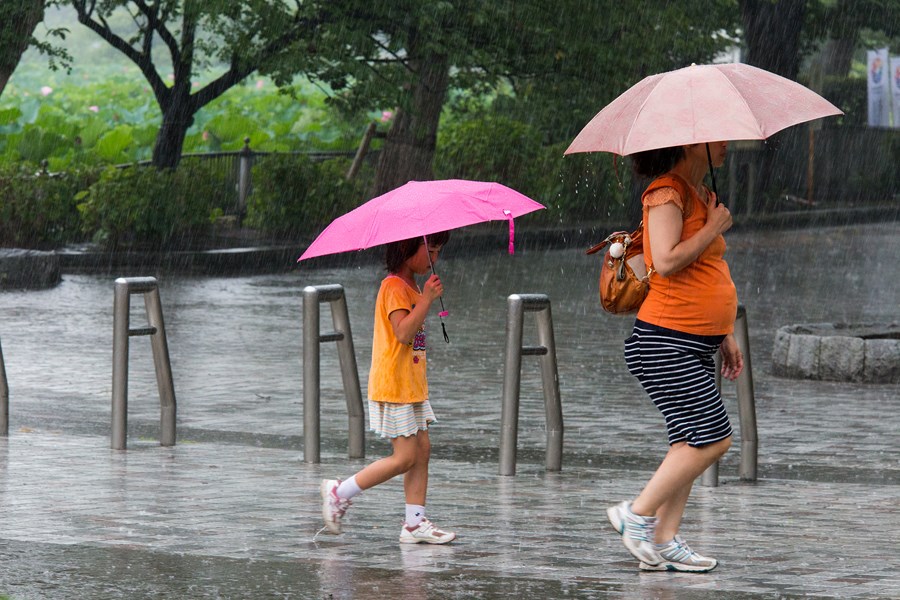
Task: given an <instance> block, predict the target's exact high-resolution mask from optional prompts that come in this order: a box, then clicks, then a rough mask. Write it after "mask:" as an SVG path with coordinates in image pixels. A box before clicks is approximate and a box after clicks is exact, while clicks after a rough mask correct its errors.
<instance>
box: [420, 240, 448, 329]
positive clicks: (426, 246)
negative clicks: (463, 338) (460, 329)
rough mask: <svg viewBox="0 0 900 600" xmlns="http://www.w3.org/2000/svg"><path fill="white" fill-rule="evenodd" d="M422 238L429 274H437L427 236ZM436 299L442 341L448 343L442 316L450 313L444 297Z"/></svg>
mask: <svg viewBox="0 0 900 600" xmlns="http://www.w3.org/2000/svg"><path fill="white" fill-rule="evenodd" d="M422 240H423V241H424V243H425V256H427V257H428V266H429V267H431V274H432V275H437V273H436V272H435V271H434V263H433V262H431V252H429V251H428V236H427V235H423V236H422ZM438 300H439V301H440V303H441V312H439V313H438V317H440V319H441V329H442V330H443V332H444V341H445V342H447V343H448V344H449V343H450V336H449V335H447V326H446V325H444V317H446V316H449V315H450V313H449V312H447V309H446V308H444V297H443V296H439V297H438Z"/></svg>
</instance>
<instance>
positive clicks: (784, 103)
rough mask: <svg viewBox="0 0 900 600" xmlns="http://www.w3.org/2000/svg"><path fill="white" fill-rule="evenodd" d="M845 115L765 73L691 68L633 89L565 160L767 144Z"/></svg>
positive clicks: (594, 122) (734, 67) (733, 67)
mask: <svg viewBox="0 0 900 600" xmlns="http://www.w3.org/2000/svg"><path fill="white" fill-rule="evenodd" d="M842 114H844V113H843V112H842V111H841V110H840V109H839V108H837V107H836V106H834V105H833V104H831V103H830V102H829V101H828V100H825V99H824V98H822V97H821V96H819V95H818V94H816V93H815V92H813V91H812V90H810V89H808V88H806V87H804V86H802V85H800V84H799V83H797V82H795V81H791V80H790V79H786V78H784V77H781V76H780V75H775V74H774V73H770V72H768V71H765V70H763V69H759V68H756V67H752V66H750V65H745V64H740V63H731V64H719V65H691V66H689V67H685V68H683V69H678V70H675V71H669V72H666V73H660V74H658V75H651V76H649V77H646V78H645V79H643V80H641V81H639V82H638V83H637V84H635V85H634V86H632V87H631V88H629V89H628V90H627V91H625V92H624V93H623V94H622V95H620V96H619V97H618V98H616V99H615V100H613V101H612V102H611V103H609V104H608V105H607V106H606V107H605V108H604V109H603V110H601V111H600V112H599V113H597V115H596V116H595V117H594V118H593V119H591V121H590V122H589V123H588V124H587V125H585V127H584V129H582V130H581V132H580V133H579V134H578V135H577V136H576V137H575V139H574V140H573V141H572V143H571V144H570V145H569V147H568V149H567V150H566V151H565V154H573V153H576V152H613V153H615V154H619V155H621V156H627V155H629V154H634V153H635V152H642V151H644V150H655V149H659V148H668V147H671V146H684V145H687V144H697V143H704V142H716V141H720V140H727V141H731V140H762V139H765V138H767V137H769V136H771V135H772V134H774V133H776V132H778V131H781V130H782V129H785V128H786V127H790V126H791V125H797V124H799V123H804V122H806V121H812V120H813V119H819V118H822V117H829V116H834V115H842ZM708 152H709V148H708V147H707V153H708ZM710 173H712V160H710ZM713 188H715V177H713ZM713 191H715V189H714V190H713Z"/></svg>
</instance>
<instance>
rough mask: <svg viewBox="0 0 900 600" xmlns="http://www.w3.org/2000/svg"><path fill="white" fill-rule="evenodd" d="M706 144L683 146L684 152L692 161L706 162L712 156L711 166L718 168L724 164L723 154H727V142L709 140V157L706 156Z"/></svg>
mask: <svg viewBox="0 0 900 600" xmlns="http://www.w3.org/2000/svg"><path fill="white" fill-rule="evenodd" d="M706 146H707V144H690V145H689V146H685V147H684V152H685V154H686V155H687V156H689V157H690V158H691V160H692V161H694V162H695V163H699V164H704V165H706V164H708V163H709V158H712V164H713V167H715V168H717V169H718V168H719V167H721V166H722V165H724V164H725V156H726V155H727V154H728V142H709V158H707V156H706Z"/></svg>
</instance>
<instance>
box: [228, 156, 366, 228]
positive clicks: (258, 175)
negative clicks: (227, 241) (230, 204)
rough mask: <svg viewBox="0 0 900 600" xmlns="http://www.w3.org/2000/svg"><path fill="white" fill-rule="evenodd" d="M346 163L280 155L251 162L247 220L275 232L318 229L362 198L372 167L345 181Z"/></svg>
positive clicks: (255, 226)
mask: <svg viewBox="0 0 900 600" xmlns="http://www.w3.org/2000/svg"><path fill="white" fill-rule="evenodd" d="M349 168H350V161H349V160H347V159H341V158H334V159H330V160H326V161H323V162H313V161H312V160H310V159H309V158H308V157H306V156H303V155H283V154H281V155H272V156H267V157H265V158H262V159H260V160H259V162H258V163H257V164H256V165H254V167H253V193H252V194H251V195H250V198H249V199H248V201H247V218H246V220H245V224H246V225H247V226H248V227H252V228H255V229H258V230H259V231H261V232H264V233H268V234H275V235H284V236H296V235H306V234H313V233H317V232H318V231H319V230H320V229H321V228H322V227H323V226H325V225H327V224H328V223H329V222H331V221H332V220H333V219H334V218H336V217H339V216H340V215H342V214H344V213H345V212H347V211H349V210H352V209H354V208H356V207H357V206H359V205H360V204H362V203H363V202H364V201H365V200H366V193H365V190H366V189H367V187H368V181H369V180H370V178H371V170H370V169H369V170H364V171H363V172H362V173H361V174H360V175H359V176H357V178H356V179H354V180H353V181H347V180H346V178H345V176H346V173H347V171H348V169H349Z"/></svg>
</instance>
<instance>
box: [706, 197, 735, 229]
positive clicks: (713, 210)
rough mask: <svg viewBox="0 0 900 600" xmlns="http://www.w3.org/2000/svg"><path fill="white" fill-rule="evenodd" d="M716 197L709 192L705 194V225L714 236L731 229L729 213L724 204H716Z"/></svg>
mask: <svg viewBox="0 0 900 600" xmlns="http://www.w3.org/2000/svg"><path fill="white" fill-rule="evenodd" d="M717 201H718V200H717V196H716V195H715V194H714V193H712V192H711V191H707V193H706V225H707V226H708V227H712V229H713V231H715V232H716V235H721V234H723V233H725V232H726V231H728V230H729V229H731V225H732V220H731V211H729V210H728V208H726V207H725V205H724V204H716V202H717Z"/></svg>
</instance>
